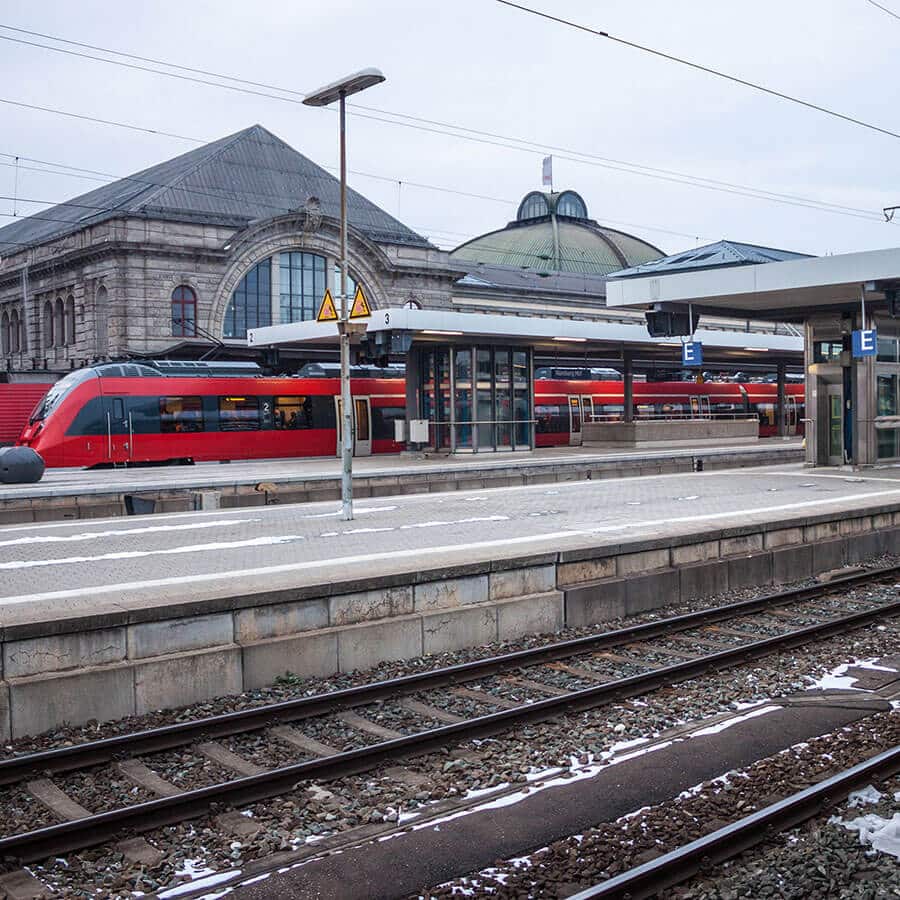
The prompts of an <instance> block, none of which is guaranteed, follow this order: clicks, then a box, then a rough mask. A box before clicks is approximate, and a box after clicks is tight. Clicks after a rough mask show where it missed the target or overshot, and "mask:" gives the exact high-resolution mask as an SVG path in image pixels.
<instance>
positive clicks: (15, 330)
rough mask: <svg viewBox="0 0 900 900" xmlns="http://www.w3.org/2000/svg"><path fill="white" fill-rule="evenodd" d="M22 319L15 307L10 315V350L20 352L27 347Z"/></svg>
mask: <svg viewBox="0 0 900 900" xmlns="http://www.w3.org/2000/svg"><path fill="white" fill-rule="evenodd" d="M23 331H24V329H23V326H22V321H21V320H20V318H19V311H18V310H17V309H14V310H13V311H12V312H11V313H10V316H9V352H10V353H19V352H20V351H23V350H24V349H25V346H24V342H23V339H22V336H23Z"/></svg>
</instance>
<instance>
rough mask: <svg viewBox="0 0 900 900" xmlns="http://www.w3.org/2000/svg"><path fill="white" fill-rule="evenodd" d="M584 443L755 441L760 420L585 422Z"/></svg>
mask: <svg viewBox="0 0 900 900" xmlns="http://www.w3.org/2000/svg"><path fill="white" fill-rule="evenodd" d="M581 436H582V444H583V445H584V446H587V447H593V446H597V447H624V448H634V447H647V446H652V445H653V444H654V443H661V442H665V443H667V444H669V445H671V446H689V445H690V444H691V443H695V444H697V445H698V446H703V445H704V444H706V445H709V444H711V443H714V444H718V445H721V444H722V442H726V443H727V442H734V443H739V442H742V441H743V442H747V443H751V442H752V443H756V441H758V440H759V419H758V418H757V417H756V416H753V417H752V418H744V419H702V418H701V419H636V420H635V421H633V422H585V423H584V426H583V427H582V430H581Z"/></svg>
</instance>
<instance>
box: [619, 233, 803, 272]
mask: <svg viewBox="0 0 900 900" xmlns="http://www.w3.org/2000/svg"><path fill="white" fill-rule="evenodd" d="M809 258H810V254H808V253H794V252H793V251H792V250H776V249H775V248H774V247H760V246H758V245H757V244H742V243H739V242H737V241H718V242H716V243H715V244H707V245H706V246H705V247H695V248H694V249H693V250H684V251H682V252H681V253H673V254H672V255H671V256H664V257H663V258H662V259H656V260H652V261H651V262H647V263H643V264H641V265H636V266H632V267H631V268H629V269H622V270H621V271H619V272H613V273H612V275H611V277H612V278H635V277H638V276H641V275H665V274H666V273H668V272H686V271H698V270H701V269H717V268H723V267H728V266H753V265H757V264H759V263H770V262H785V261H786V260H789V259H809Z"/></svg>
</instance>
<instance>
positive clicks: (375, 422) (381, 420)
mask: <svg viewBox="0 0 900 900" xmlns="http://www.w3.org/2000/svg"><path fill="white" fill-rule="evenodd" d="M405 418H406V407H405V406H373V407H372V437H373V438H375V440H376V441H392V440H394V422H395V421H396V420H397V419H400V420H401V421H403V419H405Z"/></svg>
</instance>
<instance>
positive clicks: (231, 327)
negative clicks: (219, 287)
mask: <svg viewBox="0 0 900 900" xmlns="http://www.w3.org/2000/svg"><path fill="white" fill-rule="evenodd" d="M271 324H272V261H271V260H270V259H264V260H263V261H262V262H260V263H257V264H256V265H255V266H254V267H253V268H252V269H251V270H250V271H249V272H248V273H247V274H246V275H245V276H244V277H243V278H242V279H241V283H240V284H239V285H238V286H237V287H236V288H235V289H234V293H233V294H232V295H231V300H230V301H229V303H228V306H227V307H226V309H225V323H224V325H223V327H222V336H223V337H226V338H245V337H247V329H248V328H262V327H263V326H265V325H271Z"/></svg>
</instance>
